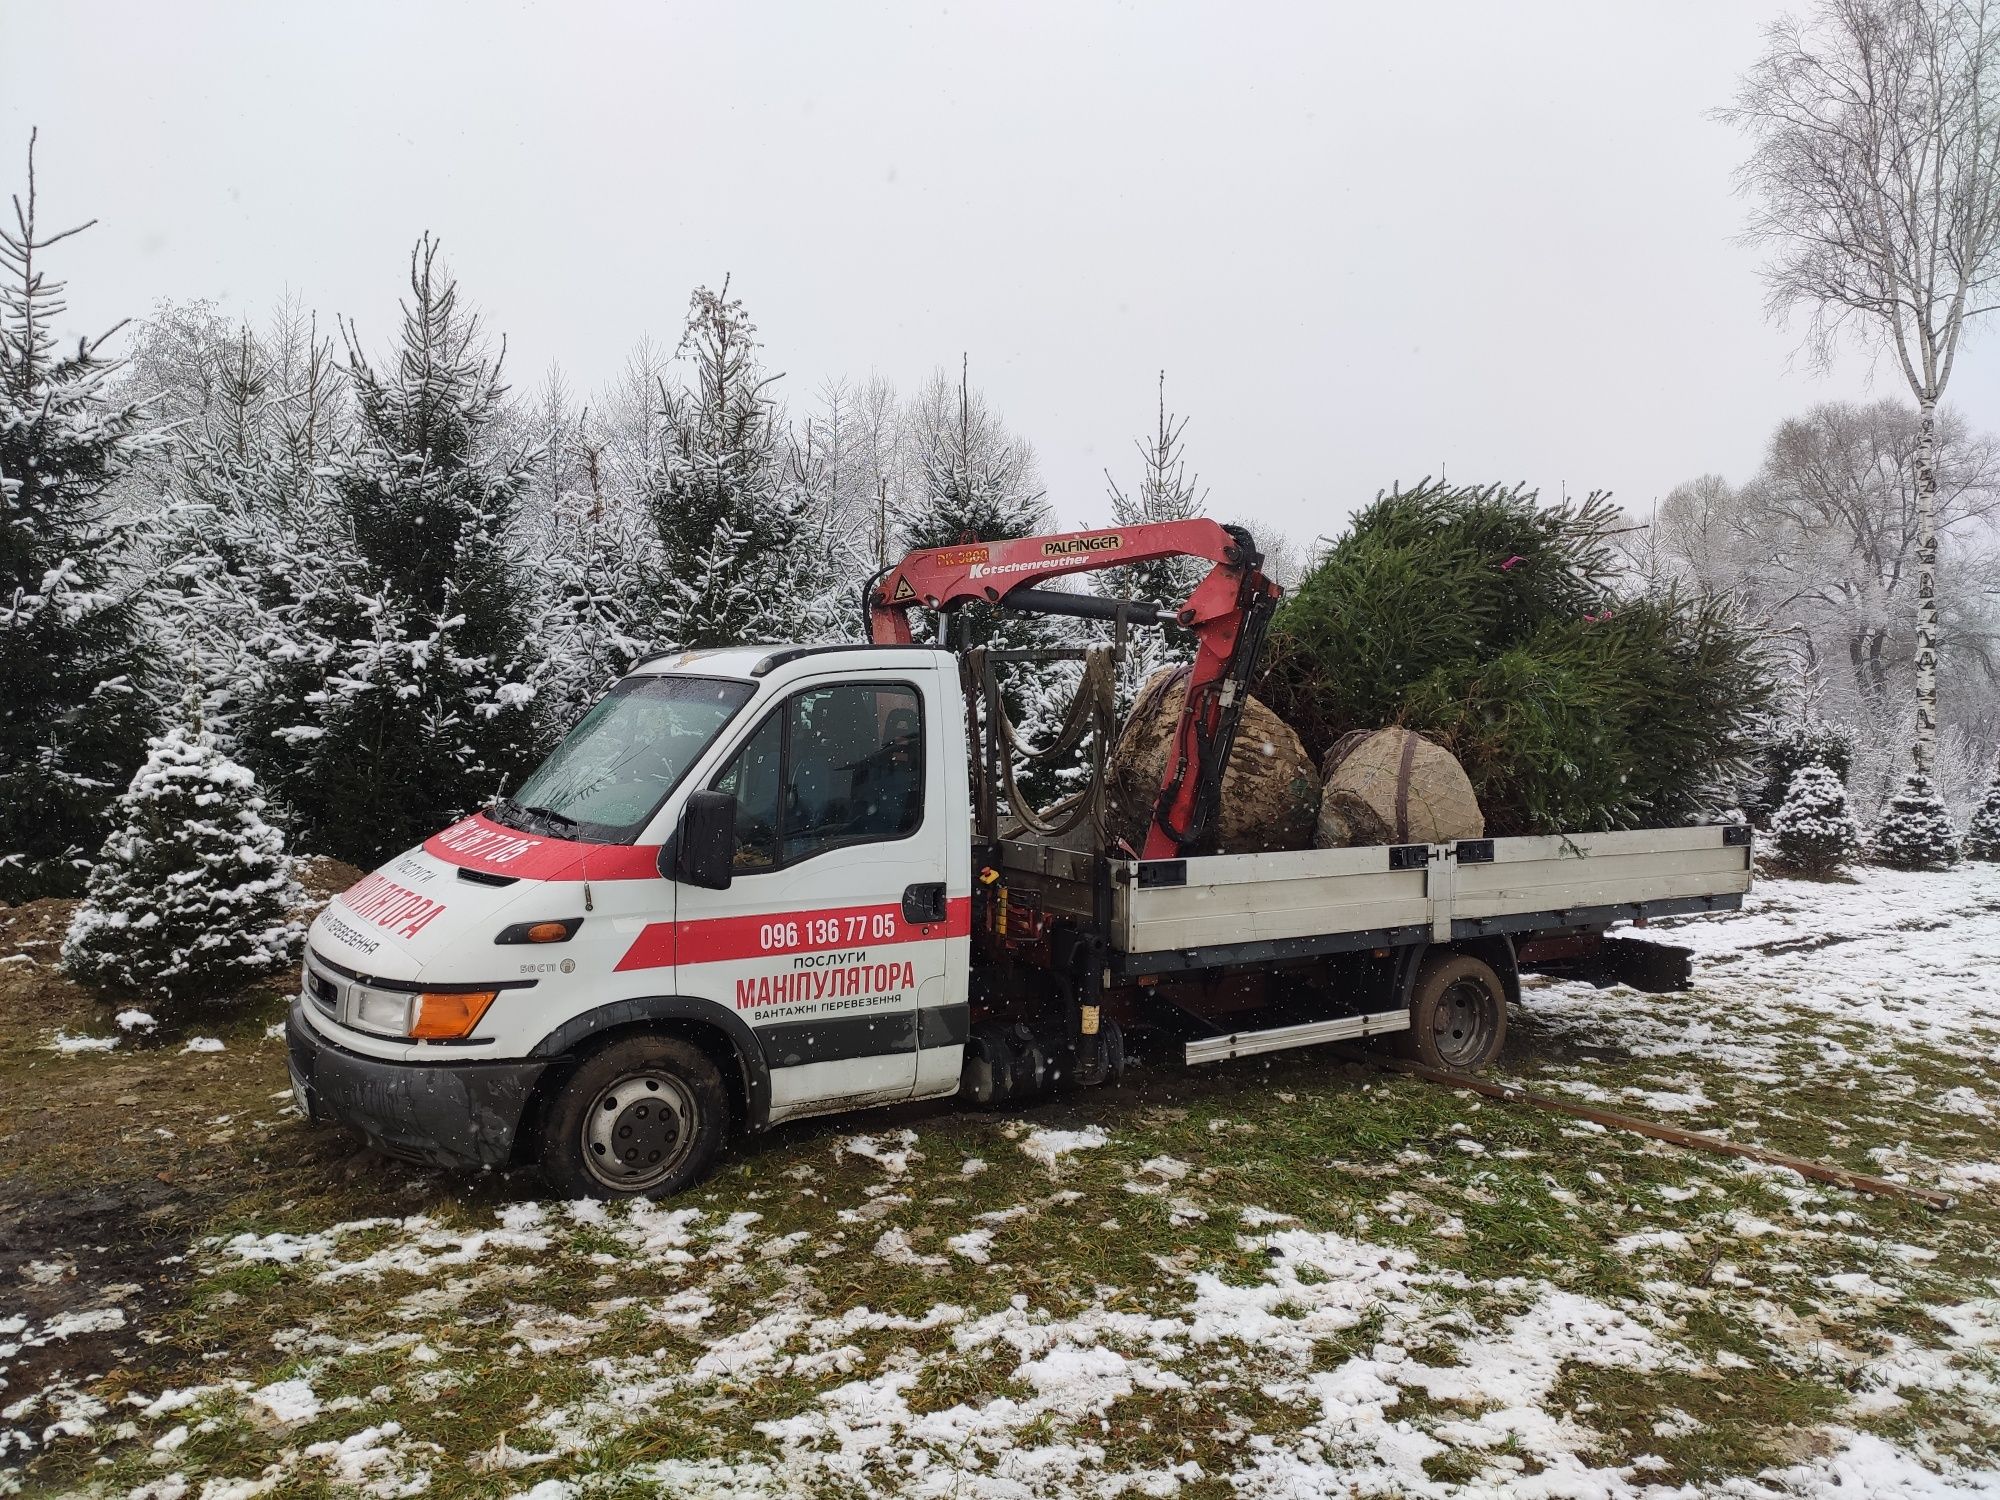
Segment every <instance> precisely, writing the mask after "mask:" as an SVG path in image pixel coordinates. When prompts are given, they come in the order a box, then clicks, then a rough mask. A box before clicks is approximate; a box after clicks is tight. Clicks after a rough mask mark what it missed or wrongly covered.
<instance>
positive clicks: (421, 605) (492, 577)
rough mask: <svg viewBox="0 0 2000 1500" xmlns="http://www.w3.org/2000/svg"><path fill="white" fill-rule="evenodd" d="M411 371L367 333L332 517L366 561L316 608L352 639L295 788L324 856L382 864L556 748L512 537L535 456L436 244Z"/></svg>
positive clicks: (358, 558) (336, 654) (412, 325)
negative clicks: (386, 361) (542, 701)
mask: <svg viewBox="0 0 2000 1500" xmlns="http://www.w3.org/2000/svg"><path fill="white" fill-rule="evenodd" d="M410 293H411V295H410V300H409V301H408V302H406V303H405V304H404V306H403V331H402V339H401V344H400V347H399V348H398V349H397V351H396V353H395V356H394V360H393V363H392V364H390V365H389V366H388V367H386V368H381V369H378V368H377V367H376V366H375V365H374V364H373V363H371V362H370V360H369V359H368V357H367V356H366V355H365V354H364V353H363V352H362V350H361V347H360V344H359V342H358V340H357V338H356V336H355V334H354V332H353V330H352V329H351V328H350V329H349V330H348V335H347V349H348V372H349V378H350V380H351V382H352V385H353V392H354V407H355V424H356V430H355V432H354V434H353V438H352V441H351V445H350V446H349V447H347V448H345V449H343V450H342V451H340V452H337V453H336V454H335V455H333V457H332V460H331V463H330V465H329V466H328V467H329V468H330V470H331V475H332V478H331V489H330V505H329V508H330V510H331V512H332V515H333V517H334V519H335V520H336V521H337V523H338V524H339V526H340V527H341V529H342V530H343V531H344V532H345V534H346V536H347V537H348V538H350V539H351V541H352V545H353V548H354V552H355V562H354V565H353V567H352V570H351V573H350V575H349V578H348V579H346V580H343V582H342V586H341V587H340V588H339V589H338V590H335V591H332V592H329V593H328V594H326V595H323V596H319V597H316V598H315V599H313V600H312V601H311V606H310V612H311V613H313V614H315V615H318V616H319V617H320V620H319V622H318V623H317V624H316V625H315V626H314V629H313V633H314V634H316V635H318V636H319V637H321V638H323V639H328V640H331V641H333V642H335V646H334V648H333V650H332V651H331V653H330V654H329V656H328V659H327V660H326V661H325V662H324V663H323V665H314V666H313V667H311V668H310V670H312V671H314V672H316V673H318V674H320V675H322V677H323V681H324V687H323V688H322V690H321V693H322V694H323V707H321V708H320V710H319V722H318V723H317V725H302V726H297V729H298V731H299V733H298V734H297V735H296V736H295V738H296V739H297V740H298V742H299V744H300V745H301V748H302V750H303V753H302V755H301V757H300V761H299V764H298V767H297V770H296V773H295V774H293V775H292V776H290V777H289V778H288V780H289V784H288V785H286V786H285V787H284V788H283V791H284V793H285V797H286V801H287V802H288V804H289V805H290V806H291V807H292V808H293V809H294V810H295V812H296V814H297V816H298V819H299V827H298V837H299V840H300V843H301V844H302V845H303V846H304V847H307V848H312V849H314V850H316V851H319V852H323V853H327V854H331V855H334V856H335V857H337V858H341V859H346V860H350V861H352V862H354V863H356V864H361V865H370V864H374V863H376V862H377V861H378V860H380V859H381V858H382V857H383V856H384V855H386V854H389V853H392V852H394V851H395V850H397V849H401V848H405V847H407V846H408V845H410V844H412V843H415V842H416V841H418V840H420V839H422V838H424V837H425V836H427V835H429V834H431V833H433V832H435V831H436V830H437V829H439V828H440V827H443V826H444V825H445V824H446V823H448V822H450V821H451V820H452V819H453V818H454V817H456V816H459V815H460V814H462V813H463V812H465V811H466V810H467V809H469V808H472V807H476V806H478V805H479V804H481V803H483V802H485V801H486V800H487V799H488V798H490V797H492V796H494V795H495V794H496V793H497V792H499V791H500V789H501V787H502V786H503V784H504V783H505V782H507V781H508V780H509V779H510V778H513V777H516V776H518V775H519V774H520V773H521V772H522V770H523V769H524V768H525V766H526V765H527V764H528V763H529V762H530V761H531V760H532V758H533V757H534V756H535V755H536V754H537V753H538V751H539V750H540V749H541V747H542V742H543V739H544V724H543V715H542V714H541V713H540V712H539V711H538V709H537V706H536V704H535V701H534V699H535V694H534V689H533V687H532V686H531V685H530V683H529V678H530V676H531V672H532V665H531V661H530V656H529V651H528V642H527V631H526V618H527V611H526V606H525V602H524V591H523V589H522V588H521V587H520V586H519V582H518V580H517V579H516V578H515V576H514V573H513V566H512V559H511V557H510V555H509V552H508V548H507V542H506V538H507V535H508V528H509V525H510V522H511V521H512V518H513V513H514V510H515V507H516V505H517V504H518V502H519V500H520V497H521V494H522V492H523V490H524V489H525V488H526V486H527V483H528V480H529V476H530V473H531V471H532V467H533V463H534V460H535V455H534V454H533V453H532V452H525V451H520V450H518V449H510V448H508V447H506V446H504V445H503V443H502V441H501V434H500V433H499V432H498V430H497V429H498V423H499V417H500V414H501V402H502V399H503V397H504V395H505V387H504V386H503V385H501V383H500V366H501V356H500V355H499V354H494V353H490V352H489V351H488V349H487V347H486V345H485V342H484V339H483V337H482V333H481V329H480V325H479V320H478V319H477V317H475V316H474V315H473V314H471V313H469V312H467V311H466V310H464V309H463V308H462V307H461V306H460V304H459V300H458V287H457V284H456V283H455V282H454V281H453V280H452V278H451V277H450V275H449V274H448V273H447V272H446V271H445V269H444V268H443V267H442V266H441V265H440V264H438V260H437V244H436V242H435V241H433V240H432V239H431V238H430V237H429V236H428V235H426V236H425V237H424V238H423V239H422V240H421V241H420V242H419V243H418V245H417V247H416V249H415V250H414V251H413V252H412V254H411V258H410Z"/></svg>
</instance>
